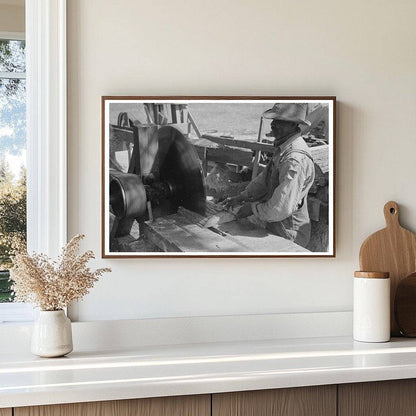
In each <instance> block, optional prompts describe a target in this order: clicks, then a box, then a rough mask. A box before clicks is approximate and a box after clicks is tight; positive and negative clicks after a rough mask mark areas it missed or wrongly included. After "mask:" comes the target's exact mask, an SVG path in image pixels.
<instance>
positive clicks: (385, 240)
mask: <svg viewBox="0 0 416 416" xmlns="http://www.w3.org/2000/svg"><path fill="white" fill-rule="evenodd" d="M384 217H385V218H386V228H384V229H382V230H380V231H377V232H375V233H374V234H372V235H370V236H369V237H368V238H367V239H366V240H365V241H364V242H363V244H362V246H361V249H360V268H361V270H363V271H379V272H389V273H390V282H391V289H390V325H391V335H393V336H397V335H400V331H399V327H398V325H397V322H396V320H395V317H394V298H395V295H396V289H397V285H398V284H399V282H400V280H402V279H404V278H405V277H407V276H408V275H409V274H411V273H413V272H414V271H416V235H415V234H413V233H412V232H410V231H409V230H406V229H405V228H403V227H402V226H401V225H400V222H399V206H398V205H397V203H396V202H394V201H390V202H387V204H386V205H384ZM415 319H416V317H415Z"/></svg>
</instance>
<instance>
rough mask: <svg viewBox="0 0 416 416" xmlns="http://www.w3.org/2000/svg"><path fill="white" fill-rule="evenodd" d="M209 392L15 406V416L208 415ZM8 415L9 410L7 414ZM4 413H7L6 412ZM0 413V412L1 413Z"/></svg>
mask: <svg viewBox="0 0 416 416" xmlns="http://www.w3.org/2000/svg"><path fill="white" fill-rule="evenodd" d="M210 407H211V406H210V395H208V394H206V395H198V396H177V397H157V398H151V399H136V400H112V401H105V402H90V403H71V404H59V405H49V406H31V407H18V408H15V410H14V415H15V416H80V415H85V416H131V415H137V416H210ZM10 414H11V413H10ZM10 414H9V413H7V416H9V415H10ZM2 416H3V415H2Z"/></svg>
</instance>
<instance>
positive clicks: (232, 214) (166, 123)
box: [102, 96, 336, 258]
mask: <svg viewBox="0 0 416 416" xmlns="http://www.w3.org/2000/svg"><path fill="white" fill-rule="evenodd" d="M335 104H336V100H335V97H118V96H111V97H102V255H103V257H109V258H112V257H334V256H335V229H334V224H335Z"/></svg>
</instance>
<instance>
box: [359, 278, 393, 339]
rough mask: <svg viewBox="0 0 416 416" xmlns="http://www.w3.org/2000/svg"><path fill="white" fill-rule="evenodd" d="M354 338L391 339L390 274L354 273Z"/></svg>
mask: <svg viewBox="0 0 416 416" xmlns="http://www.w3.org/2000/svg"><path fill="white" fill-rule="evenodd" d="M353 308H354V311H353V320H354V330H353V337H354V339H355V340H356V341H361V342H387V341H389V340H390V278H389V273H387V272H355V273H354V302H353Z"/></svg>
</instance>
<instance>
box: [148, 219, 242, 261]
mask: <svg viewBox="0 0 416 416" xmlns="http://www.w3.org/2000/svg"><path fill="white" fill-rule="evenodd" d="M144 232H145V235H146V238H147V239H148V240H149V241H151V242H152V243H153V244H155V245H156V246H158V247H159V248H160V249H162V250H163V251H165V252H184V253H186V252H214V253H215V252H241V251H247V250H245V248H244V247H243V246H241V245H239V244H237V243H236V242H234V241H232V240H230V239H227V238H224V237H222V236H220V235H218V234H216V233H215V232H213V231H211V230H209V229H207V228H203V227H201V226H200V225H198V224H193V223H189V221H187V220H186V219H185V218H184V217H183V216H182V215H181V214H172V215H168V216H167V217H165V218H164V217H160V218H157V219H155V221H154V222H149V221H146V222H145V226H144Z"/></svg>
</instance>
